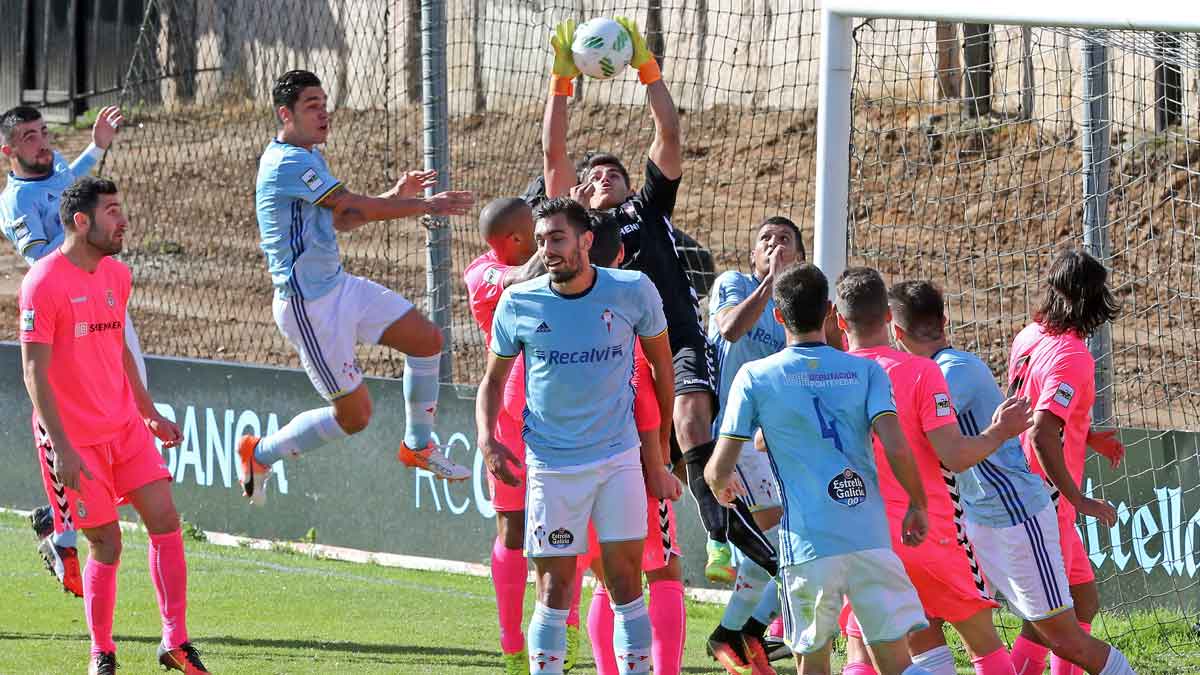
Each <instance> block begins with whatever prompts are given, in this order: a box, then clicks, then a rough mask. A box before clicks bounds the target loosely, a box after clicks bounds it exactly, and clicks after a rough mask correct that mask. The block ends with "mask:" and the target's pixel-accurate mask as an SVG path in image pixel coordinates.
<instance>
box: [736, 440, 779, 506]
mask: <svg viewBox="0 0 1200 675" xmlns="http://www.w3.org/2000/svg"><path fill="white" fill-rule="evenodd" d="M736 469H737V476H738V478H740V479H741V481H742V484H743V485H745V486H746V492H747V496H746V501H747V503H748V504H749V505H750V511H751V512H752V513H753V512H756V511H766V510H767V509H773V508H779V507H781V506H783V501H782V500H781V499H780V497H779V484H778V483H776V482H775V472H774V471H772V470H771V460H770V459H769V458H768V457H767V453H765V452H759V451H758V450H756V449H755V447H754V441H746V442H745V443H743V444H742V454H741V455H739V456H738V461H737V467H736Z"/></svg>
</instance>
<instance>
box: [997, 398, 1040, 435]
mask: <svg viewBox="0 0 1200 675" xmlns="http://www.w3.org/2000/svg"><path fill="white" fill-rule="evenodd" d="M992 426H993V427H995V429H996V431H997V432H998V433H1000V435H1001V436H1002V437H1004V438H1012V437H1013V436H1016V435H1017V434H1020V433H1021V432H1022V431H1025V430H1026V429H1028V428H1029V427H1031V426H1033V410H1032V409H1031V408H1030V407H1029V399H1027V398H1024V397H1021V398H1018V397H1016V396H1011V397H1009V398H1007V399H1005V400H1004V402H1003V403H1001V404H1000V407H999V408H996V412H994V413H992Z"/></svg>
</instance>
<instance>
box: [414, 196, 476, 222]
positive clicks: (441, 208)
mask: <svg viewBox="0 0 1200 675" xmlns="http://www.w3.org/2000/svg"><path fill="white" fill-rule="evenodd" d="M474 205H475V193H473V192H465V191H461V190H451V191H448V192H439V193H437V194H436V195H434V196H432V197H429V198H428V199H426V200H425V212H426V213H428V214H429V215H431V216H461V215H465V214H466V213H467V211H468V210H470V208H471V207H472V206H474Z"/></svg>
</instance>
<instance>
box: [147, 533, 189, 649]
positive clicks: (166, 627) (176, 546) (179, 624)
mask: <svg viewBox="0 0 1200 675" xmlns="http://www.w3.org/2000/svg"><path fill="white" fill-rule="evenodd" d="M148 548H149V563H150V579H151V580H152V581H153V582H154V593H155V595H157V596H158V611H159V614H161V615H162V639H163V646H165V647H167V648H168V649H174V648H175V647H178V646H179V645H181V644H183V643H185V642H187V641H188V633H187V561H186V560H185V559H184V556H183V535H182V534H181V533H180V531H179V530H175V531H174V532H168V533H166V534H151V535H150V546H149V547H148Z"/></svg>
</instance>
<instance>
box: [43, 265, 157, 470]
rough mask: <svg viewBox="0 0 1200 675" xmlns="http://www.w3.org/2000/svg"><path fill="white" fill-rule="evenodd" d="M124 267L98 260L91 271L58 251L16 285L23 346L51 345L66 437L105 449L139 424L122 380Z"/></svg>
mask: <svg viewBox="0 0 1200 675" xmlns="http://www.w3.org/2000/svg"><path fill="white" fill-rule="evenodd" d="M131 287H132V275H131V274H130V272H129V268H128V267H126V266H125V265H123V264H121V263H119V262H117V261H116V260H113V259H112V258H103V259H101V260H100V264H99V265H98V266H97V267H96V271H95V272H92V273H90V274H89V273H88V272H85V271H84V270H82V269H80V268H78V267H76V266H75V264H74V263H72V262H71V261H70V260H68V259H67V257H66V256H65V255H63V253H62V251H61V250H56V251H54V252H53V253H51V254H50V255H48V256H46V257H44V258H42V259H41V260H39V261H37V262H36V263H34V265H33V267H31V268H30V270H29V272H28V273H27V274H26V275H25V279H24V280H23V281H22V282H21V298H20V307H21V331H20V334H21V342H34V343H42V344H48V345H50V347H51V350H52V354H53V357H52V358H51V360H50V371H49V378H50V389H51V390H52V391H53V392H54V400H55V403H56V404H57V406H58V414H59V417H61V418H62V423H63V428H64V430H65V431H66V434H67V438H69V439H70V441H71V443H72V444H74V445H76V446H90V445H98V444H101V443H107V442H109V441H111V440H113V439H115V438H117V437H118V436H120V435H121V433H122V432H123V431H124V430H125V429H126V428H127V427H128V426H129V423H130V420H133V419H138V417H139V416H138V411H137V404H136V403H134V400H133V390H132V389H131V388H130V386H129V381H128V380H127V379H126V377H125V359H124V352H125V330H124V329H125V305H126V304H127V303H128V302H129V292H130V289H131Z"/></svg>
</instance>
